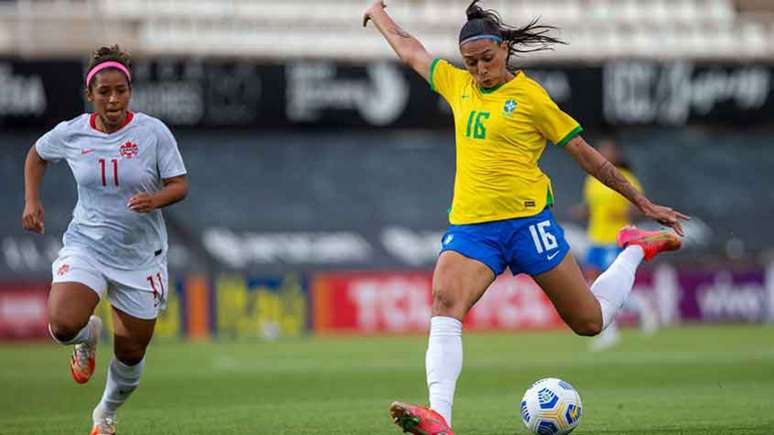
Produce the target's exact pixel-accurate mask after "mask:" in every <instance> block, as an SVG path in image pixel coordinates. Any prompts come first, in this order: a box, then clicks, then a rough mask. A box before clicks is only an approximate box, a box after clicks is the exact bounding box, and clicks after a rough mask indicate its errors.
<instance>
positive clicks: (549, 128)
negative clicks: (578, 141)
mask: <svg viewBox="0 0 774 435" xmlns="http://www.w3.org/2000/svg"><path fill="white" fill-rule="evenodd" d="M532 83H533V84H534V87H535V91H534V92H532V93H531V94H532V96H533V99H534V101H533V104H534V109H533V110H534V112H533V117H534V118H533V119H534V122H535V127H536V128H537V129H538V131H539V132H540V134H542V135H543V137H545V138H546V139H548V140H550V141H551V142H553V143H554V144H556V145H558V146H565V145H567V142H569V141H570V140H571V139H572V138H574V137H575V136H577V135H579V134H580V133H581V132H582V131H583V128H582V127H581V126H580V124H579V123H578V121H576V120H575V119H573V118H572V117H571V116H570V115H568V114H566V113H564V112H563V111H562V109H560V108H559V106H557V105H556V103H555V102H554V100H552V99H551V97H550V96H549V95H548V92H546V90H545V89H543V87H542V86H540V85H539V84H537V83H536V82H532Z"/></svg>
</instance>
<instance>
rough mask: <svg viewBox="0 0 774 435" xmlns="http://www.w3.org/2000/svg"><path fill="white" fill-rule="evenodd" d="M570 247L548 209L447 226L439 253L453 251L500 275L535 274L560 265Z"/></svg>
mask: <svg viewBox="0 0 774 435" xmlns="http://www.w3.org/2000/svg"><path fill="white" fill-rule="evenodd" d="M569 250H570V245H568V244H567V241H566V240H565V239H564V230H562V227H560V226H559V224H558V223H557V222H556V220H555V219H554V215H553V213H551V210H550V209H549V208H546V209H544V210H543V211H542V212H540V213H539V214H537V215H535V216H529V217H524V218H515V219H508V220H502V221H495V222H484V223H480V224H469V225H450V226H449V230H448V231H447V232H446V234H444V236H443V239H441V252H444V251H455V252H459V253H460V254H462V255H464V256H466V257H468V258H472V259H474V260H478V261H480V262H482V263H484V264H486V265H487V266H489V268H490V269H492V271H493V272H494V274H495V275H500V274H501V273H503V271H505V267H506V266H507V267H509V268H510V269H511V273H513V274H514V275H517V274H519V273H526V274H529V275H539V274H541V273H543V272H548V271H549V270H551V269H553V268H554V267H556V266H557V265H558V264H559V263H561V262H562V260H563V259H564V257H565V255H567V252H568V251H569Z"/></svg>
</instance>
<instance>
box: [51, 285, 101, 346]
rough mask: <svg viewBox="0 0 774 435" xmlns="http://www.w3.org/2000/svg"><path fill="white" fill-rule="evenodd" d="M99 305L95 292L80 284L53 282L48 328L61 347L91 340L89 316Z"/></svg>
mask: <svg viewBox="0 0 774 435" xmlns="http://www.w3.org/2000/svg"><path fill="white" fill-rule="evenodd" d="M98 303H99V295H98V294H97V292H96V291H95V290H92V289H91V288H90V287H88V286H86V285H85V284H81V283H79V282H56V283H54V284H53V285H52V286H51V291H50V292H49V295H48V329H49V332H50V333H51V336H52V337H53V338H54V340H56V341H57V342H58V343H60V344H79V343H84V342H87V341H89V340H91V337H90V334H91V331H92V328H89V327H88V323H89V317H90V316H91V314H92V313H93V312H94V308H96V307H97V304H98Z"/></svg>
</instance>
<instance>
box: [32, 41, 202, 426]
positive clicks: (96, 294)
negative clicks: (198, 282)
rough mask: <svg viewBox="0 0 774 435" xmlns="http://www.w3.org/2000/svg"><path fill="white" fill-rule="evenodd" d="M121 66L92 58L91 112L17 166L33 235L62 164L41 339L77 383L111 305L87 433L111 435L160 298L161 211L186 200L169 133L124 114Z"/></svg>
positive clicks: (110, 53) (126, 65)
mask: <svg viewBox="0 0 774 435" xmlns="http://www.w3.org/2000/svg"><path fill="white" fill-rule="evenodd" d="M130 64H131V61H130V59H129V57H128V56H127V55H126V54H125V53H123V52H122V51H121V50H120V49H119V47H118V46H113V47H102V48H100V49H99V50H97V51H96V52H95V53H94V54H93V58H92V60H91V64H90V66H89V72H88V74H87V76H86V95H87V97H88V100H89V101H90V102H92V103H93V105H94V113H92V114H83V115H81V116H79V117H77V118H75V119H72V120H70V121H66V122H62V123H60V124H59V125H57V126H56V127H55V128H54V129H53V130H51V131H49V132H48V133H46V134H45V135H43V136H42V137H41V138H40V139H39V140H38V141H37V142H36V143H35V145H33V146H32V148H30V150H29V153H28V154H27V159H26V162H25V167H24V178H25V206H24V214H23V216H22V225H23V226H24V229H26V230H28V231H36V232H39V233H43V231H44V223H43V207H42V205H41V201H40V198H39V195H38V191H39V186H40V183H41V181H42V179H43V174H44V172H45V169H46V166H47V164H48V162H57V161H60V160H64V161H66V162H67V164H68V165H69V166H70V169H71V170H72V173H73V175H74V177H75V180H76V183H77V186H78V203H77V204H76V206H75V210H74V211H73V219H72V221H71V222H70V225H69V227H68V228H67V232H65V234H64V247H63V248H62V250H61V251H60V253H59V258H57V259H56V261H55V262H54V264H53V266H52V271H53V283H52V286H51V292H50V294H49V299H48V318H49V330H50V332H51V336H52V337H53V338H54V340H56V341H57V342H58V343H61V344H65V345H75V349H74V351H73V356H72V359H71V362H70V371H71V374H72V377H73V379H74V380H75V381H76V382H78V383H85V382H87V381H88V380H89V378H91V375H92V374H93V372H94V366H95V361H96V359H95V351H96V344H97V340H98V338H99V334H100V330H101V320H100V319H99V317H97V316H94V315H93V312H94V309H95V307H96V306H97V304H98V303H99V301H100V298H102V297H103V296H105V295H107V298H108V300H109V301H110V304H111V305H112V307H113V310H112V316H113V324H114V326H115V328H114V329H115V334H114V352H115V355H114V358H113V359H112V360H111V362H110V366H109V369H108V377H107V385H106V387H105V391H104V394H103V396H102V400H101V401H100V402H99V404H98V405H97V407H96V408H95V409H94V411H93V413H92V418H93V420H94V428H93V429H92V432H91V433H92V434H113V433H115V414H116V410H117V409H118V407H119V406H121V405H122V404H123V403H124V402H125V401H126V399H127V398H128V397H129V395H130V394H131V392H132V391H134V389H135V388H136V387H137V385H138V384H139V381H140V375H141V373H142V370H143V367H144V358H145V350H146V348H147V346H148V343H150V340H151V337H152V336H153V328H154V326H155V323H156V317H157V316H158V314H159V310H160V309H163V308H164V306H165V301H166V297H167V291H168V288H169V286H168V284H167V261H166V258H167V232H166V228H165V225H164V218H163V217H162V214H161V210H160V209H161V208H162V207H165V206H167V205H170V204H173V203H175V202H177V201H180V200H182V199H183V198H184V197H185V196H186V194H187V192H188V184H187V181H186V169H185V165H184V164H183V159H182V157H181V156H180V152H179V151H178V148H177V142H176V141H175V138H174V137H173V136H172V133H171V132H170V131H169V129H168V128H167V127H166V126H165V125H164V124H163V123H162V122H161V121H159V120H158V119H156V118H153V117H151V116H148V115H145V114H142V113H132V112H130V111H129V100H130V98H131V95H132V84H131V77H132V76H131V72H130Z"/></svg>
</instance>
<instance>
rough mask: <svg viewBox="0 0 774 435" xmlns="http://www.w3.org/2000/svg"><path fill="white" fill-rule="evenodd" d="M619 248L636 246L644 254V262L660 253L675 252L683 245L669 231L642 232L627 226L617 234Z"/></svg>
mask: <svg viewBox="0 0 774 435" xmlns="http://www.w3.org/2000/svg"><path fill="white" fill-rule="evenodd" d="M616 241H617V242H618V247H619V248H625V247H627V246H631V245H637V246H639V247H641V248H642V250H643V251H644V252H645V261H650V260H651V259H653V257H655V256H656V255H657V254H659V253H661V252H669V251H677V250H678V249H680V247H681V246H682V245H683V242H682V241H681V240H680V238H679V237H678V236H677V235H676V234H675V233H674V232H672V231H670V230H660V231H644V230H641V229H639V228H637V227H635V226H634V225H627V226H625V227H623V228H622V229H621V231H619V232H618V237H617V239H616Z"/></svg>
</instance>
